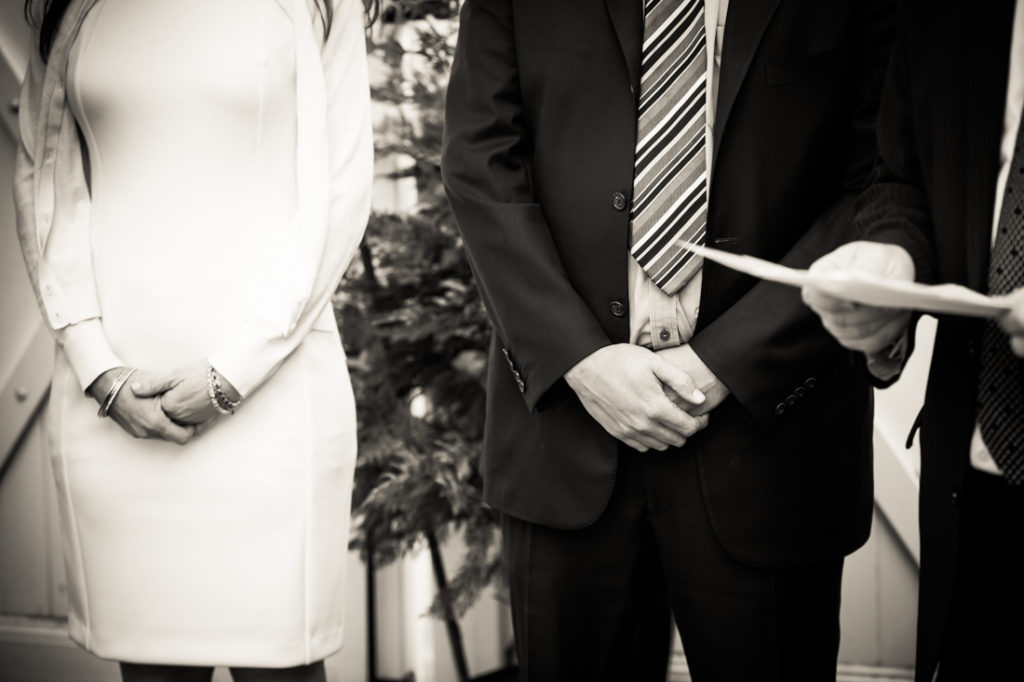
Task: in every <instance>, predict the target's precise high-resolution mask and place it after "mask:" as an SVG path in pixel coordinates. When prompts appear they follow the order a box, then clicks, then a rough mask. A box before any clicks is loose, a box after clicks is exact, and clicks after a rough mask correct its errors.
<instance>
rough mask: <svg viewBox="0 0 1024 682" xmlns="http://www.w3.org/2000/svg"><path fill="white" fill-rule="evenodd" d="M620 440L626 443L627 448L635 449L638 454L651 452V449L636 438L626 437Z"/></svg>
mask: <svg viewBox="0 0 1024 682" xmlns="http://www.w3.org/2000/svg"><path fill="white" fill-rule="evenodd" d="M619 440H620V441H622V442H623V443H625V444H626V445H627V446H629V447H631V448H633V449H634V450H636V451H637V452H647V451H648V450H650V448H649V447H647V446H646V445H644V444H643V443H641V442H640V441H638V440H637V439H636V438H628V437H624V438H619Z"/></svg>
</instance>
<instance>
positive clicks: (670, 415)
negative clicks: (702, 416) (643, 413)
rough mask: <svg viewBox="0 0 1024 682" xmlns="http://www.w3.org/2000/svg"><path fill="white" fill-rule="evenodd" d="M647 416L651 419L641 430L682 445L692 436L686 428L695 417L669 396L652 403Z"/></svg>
mask: <svg viewBox="0 0 1024 682" xmlns="http://www.w3.org/2000/svg"><path fill="white" fill-rule="evenodd" d="M647 417H648V418H649V419H650V420H651V421H650V423H649V424H647V425H645V426H644V427H643V428H642V429H641V430H642V432H643V433H645V434H647V435H649V436H654V437H655V438H657V439H658V440H661V441H664V442H665V443H669V444H671V445H675V446H676V447H680V446H682V444H683V443H685V442H686V439H687V437H689V436H690V433H688V432H684V429H686V428H687V427H688V426H689V425H690V424H691V423H692V422H693V418H692V417H691V416H690V415H689V413H687V411H686V410H685V409H683V408H682V407H680V406H679V405H676V404H675V403H674V402H672V401H671V400H669V399H668V398H667V397H666V398H665V399H664V400H658V401H656V402H655V403H654V404H652V406H651V408H650V409H648V410H647Z"/></svg>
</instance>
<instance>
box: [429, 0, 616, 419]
mask: <svg viewBox="0 0 1024 682" xmlns="http://www.w3.org/2000/svg"><path fill="white" fill-rule="evenodd" d="M511 5H512V3H511V0H467V2H466V3H465V5H464V6H463V10H462V16H461V23H460V29H459V42H458V46H457V48H456V52H455V60H454V63H453V65H452V72H451V80H450V82H449V86H448V95H447V107H446V118H445V135H444V141H443V145H442V157H441V170H442V175H443V178H444V183H445V188H446V191H447V194H448V199H449V201H450V203H451V206H452V210H453V212H454V214H455V219H456V222H457V224H458V227H459V230H460V231H461V233H462V236H463V240H464V242H465V246H466V252H467V255H468V257H469V262H470V265H471V266H472V268H473V272H474V275H475V278H476V282H477V286H478V287H479V288H480V291H481V295H482V297H483V300H484V304H485V305H486V307H487V310H488V313H489V314H490V317H491V320H492V322H493V324H494V327H495V330H496V332H497V334H498V336H499V338H500V341H501V343H502V345H503V348H504V350H505V353H506V357H508V358H510V362H511V363H514V365H517V367H514V370H515V371H516V372H518V373H519V376H520V377H521V382H522V383H521V384H520V389H521V390H522V392H523V395H524V399H525V400H526V404H527V406H528V407H529V408H530V409H531V410H533V409H534V408H535V407H536V405H537V402H538V400H540V398H541V397H542V396H543V395H544V394H545V393H546V392H547V390H548V389H549V388H550V387H551V386H552V385H553V384H554V383H555V382H557V381H559V380H560V378H561V377H562V375H563V374H564V373H565V372H566V371H567V370H568V369H570V368H571V367H572V366H573V365H575V364H576V363H577V362H579V361H580V360H581V359H583V358H585V357H586V356H588V355H590V354H591V353H593V352H594V351H595V350H597V349H599V348H601V347H603V346H606V345H608V344H609V343H610V341H609V339H608V336H607V334H606V333H605V331H604V330H603V329H602V328H601V326H600V324H599V323H598V320H597V318H596V317H595V315H594V314H593V312H592V311H591V310H590V308H589V307H588V306H587V304H586V303H585V302H584V301H583V299H582V298H581V297H580V296H579V294H578V293H577V292H576V290H575V289H574V288H573V285H572V282H570V281H569V277H568V275H567V273H566V271H565V268H564V266H563V264H562V261H561V258H560V256H559V253H558V250H557V249H556V247H555V244H554V241H553V240H552V237H551V233H550V231H549V228H548V224H547V221H546V219H545V216H544V213H543V211H542V210H541V207H540V205H539V204H538V203H537V202H536V200H535V198H534V193H533V187H532V183H531V177H530V175H531V174H530V164H531V148H530V144H531V142H530V136H529V131H528V130H527V129H526V127H525V124H524V115H523V102H522V94H521V92H520V87H519V74H518V70H517V63H516V61H517V60H516V47H515V40H514V28H513V23H512V9H511Z"/></svg>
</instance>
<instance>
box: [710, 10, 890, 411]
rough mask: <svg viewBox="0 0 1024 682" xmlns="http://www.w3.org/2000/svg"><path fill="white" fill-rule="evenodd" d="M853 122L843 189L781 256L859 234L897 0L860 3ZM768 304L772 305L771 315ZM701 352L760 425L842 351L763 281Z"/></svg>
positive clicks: (795, 303) (803, 256)
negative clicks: (860, 199) (857, 219)
mask: <svg viewBox="0 0 1024 682" xmlns="http://www.w3.org/2000/svg"><path fill="white" fill-rule="evenodd" d="M858 11H859V16H858V18H857V21H858V27H857V31H856V35H857V38H856V45H855V60H856V61H855V66H854V69H855V72H854V76H853V80H852V86H851V87H853V88H854V89H855V91H854V92H853V93H852V97H851V105H850V124H849V128H848V130H849V132H848V135H847V145H846V149H845V150H840V151H837V153H845V156H846V163H845V168H846V172H845V175H844V189H845V191H844V192H843V193H842V194H841V195H840V197H839V198H838V199H837V200H836V201H835V202H834V203H833V204H832V205H831V206H830V207H829V208H828V209H826V210H825V211H824V212H823V213H822V215H821V216H819V218H818V219H817V220H816V221H815V222H814V223H813V224H812V225H810V226H809V227H808V229H807V231H806V232H805V233H804V235H803V236H802V237H801V238H800V239H799V240H798V241H797V242H796V244H795V245H794V246H793V247H792V248H791V250H790V251H789V252H788V253H787V254H786V255H785V256H784V257H783V258H782V260H781V262H782V264H784V265H787V266H790V267H796V268H806V267H808V266H809V265H810V264H811V263H813V262H814V261H815V260H817V259H818V258H819V257H821V256H823V255H824V254H826V253H828V252H830V251H832V250H833V249H835V248H836V247H837V246H840V245H841V244H843V243H846V242H848V241H852V240H853V239H855V238H856V237H855V234H856V233H855V227H854V220H853V219H854V215H855V204H856V197H857V194H858V193H859V191H860V190H861V189H862V188H863V186H864V185H865V184H866V183H867V180H868V177H869V175H870V172H871V168H872V165H873V163H874V161H875V159H876V157H877V145H876V142H875V118H876V114H877V111H878V101H879V94H880V92H881V86H882V80H883V76H884V73H885V68H886V63H887V62H888V61H889V58H890V54H891V49H892V44H893V38H894V35H895V27H896V7H895V3H894V2H892V0H874V1H873V2H870V3H864V4H863V5H862V6H860V7H859V9H858ZM765 311H771V314H770V315H766V314H765ZM691 345H692V347H693V349H694V351H695V352H696V353H697V355H698V356H699V357H700V358H701V359H702V360H703V361H704V363H705V364H707V365H708V367H709V368H710V369H711V371H712V372H714V373H715V374H716V375H717V376H718V378H719V379H720V380H721V381H722V382H723V383H724V384H725V385H726V386H727V387H728V388H729V391H730V393H731V394H732V395H733V396H734V397H735V398H736V400H738V401H739V402H740V404H741V405H742V406H743V407H744V409H745V410H746V411H747V413H748V414H749V415H750V416H751V418H752V419H753V420H754V421H755V422H756V423H757V424H758V425H759V426H760V427H761V428H763V429H770V428H772V427H773V426H774V425H775V424H776V423H777V422H778V421H779V420H780V419H782V418H784V417H782V416H781V415H780V414H779V411H777V406H778V405H779V404H780V403H783V402H785V400H786V398H787V396H788V395H790V394H791V393H792V392H793V391H794V390H795V389H796V388H797V387H799V386H802V385H805V383H807V382H808V380H811V382H815V381H817V377H818V375H820V374H821V373H822V372H823V371H824V370H825V368H827V367H828V366H829V365H830V364H831V363H832V362H834V361H835V360H836V358H837V357H838V355H839V354H840V353H844V352H845V351H843V350H842V349H841V348H840V347H839V345H838V344H836V342H835V341H834V340H833V339H832V337H831V336H830V335H829V334H828V333H827V332H826V331H825V330H824V328H823V327H822V326H821V323H820V321H819V319H818V317H817V316H816V315H815V314H814V313H813V312H811V311H810V310H809V309H808V308H807V307H806V306H805V305H804V304H803V302H802V301H801V299H800V292H799V291H798V290H796V289H793V288H791V287H784V286H782V285H778V284H773V283H770V282H763V281H761V282H758V283H757V284H755V285H754V286H753V287H752V288H751V289H750V290H749V291H748V292H747V293H746V294H745V295H744V296H743V297H742V298H740V299H739V300H738V301H737V302H736V303H735V304H734V305H733V306H732V307H730V308H729V310H727V311H725V312H724V313H723V314H722V315H720V316H719V317H718V318H716V319H715V320H714V321H713V322H711V323H710V324H709V325H708V326H707V327H705V328H703V329H702V330H701V331H700V332H699V333H698V334H697V335H696V336H695V337H694V338H693V339H692V340H691Z"/></svg>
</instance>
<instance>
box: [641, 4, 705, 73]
mask: <svg viewBox="0 0 1024 682" xmlns="http://www.w3.org/2000/svg"><path fill="white" fill-rule="evenodd" d="M698 9H699V8H698ZM696 14H699V12H696V11H694V12H690V13H689V14H687V15H686V16H684V17H683V18H682V19H681V20H680V23H679V25H678V26H676V27H674V28H673V29H672V30H669V31H665V32H664V33H663V34H661V35H660V36H658V38H657V39H656V40H653V41H651V42H650V43H649V44H648V45H646V46H645V47H644V52H643V56H642V58H641V67H642V68H643V72H644V74H645V75H647V76H650V75H653V76H656V75H657V74H658V64H659V63H661V62H662V61H664V58H665V55H667V54H668V53H669V52H671V51H672V50H676V49H683V48H685V47H686V46H689V45H692V44H693V42H694V38H695V37H696V36H695V34H696V33H697V27H696V26H686V25H684V24H683V22H685V21H687V20H689V19H690V18H691V17H693V16H695V15H696ZM673 18H674V17H673ZM701 32H703V31H701Z"/></svg>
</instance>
